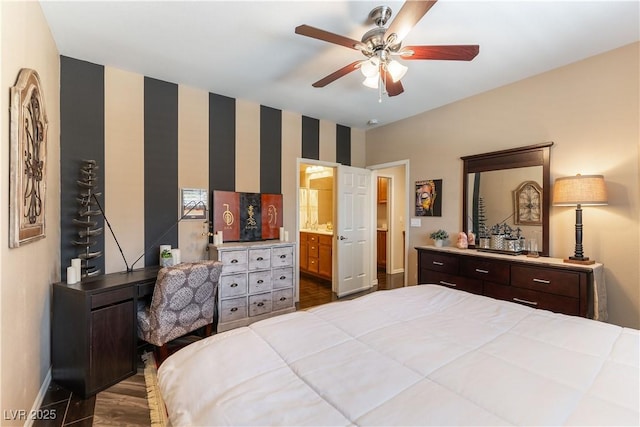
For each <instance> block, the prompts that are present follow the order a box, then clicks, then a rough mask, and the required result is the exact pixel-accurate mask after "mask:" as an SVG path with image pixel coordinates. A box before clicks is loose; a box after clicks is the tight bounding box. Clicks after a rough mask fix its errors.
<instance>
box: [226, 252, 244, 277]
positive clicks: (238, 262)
mask: <svg viewBox="0 0 640 427" xmlns="http://www.w3.org/2000/svg"><path fill="white" fill-rule="evenodd" d="M247 256H248V255H247V251H246V250H234V251H224V252H221V253H220V261H222V264H223V265H222V273H223V274H224V273H235V272H239V271H247V267H248V258H247Z"/></svg>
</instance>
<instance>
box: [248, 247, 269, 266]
mask: <svg viewBox="0 0 640 427" xmlns="http://www.w3.org/2000/svg"><path fill="white" fill-rule="evenodd" d="M270 267H271V248H266V249H249V270H250V271H253V270H264V269H267V268H270Z"/></svg>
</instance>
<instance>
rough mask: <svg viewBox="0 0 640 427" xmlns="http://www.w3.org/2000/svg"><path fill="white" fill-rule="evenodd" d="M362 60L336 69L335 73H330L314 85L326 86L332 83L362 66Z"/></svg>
mask: <svg viewBox="0 0 640 427" xmlns="http://www.w3.org/2000/svg"><path fill="white" fill-rule="evenodd" d="M361 62H362V61H354V62H352V63H351V64H349V65H346V66H344V67H342V68H340V69H339V70H338V71H334V72H333V73H331V74H329V75H328V76H327V77H325V78H323V79H320V80H318V81H317V82H315V83H314V84H313V85H312V86H313V87H325V86H326V85H328V84H329V83H331V82H333V81H335V80H338V79H339V78H340V77H342V76H346V75H347V74H349V73H350V72H352V71H354V70H355V69H357V68H358V67H359V66H360V63H361Z"/></svg>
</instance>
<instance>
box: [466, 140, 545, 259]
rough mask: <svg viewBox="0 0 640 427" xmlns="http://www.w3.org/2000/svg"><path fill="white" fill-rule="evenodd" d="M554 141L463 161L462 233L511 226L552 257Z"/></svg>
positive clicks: (540, 252) (542, 253)
mask: <svg viewBox="0 0 640 427" xmlns="http://www.w3.org/2000/svg"><path fill="white" fill-rule="evenodd" d="M552 145H553V142H545V143H542V144H536V145H529V146H526V147H520V148H513V149H509V150H501V151H494V152H490V153H484V154H476V155H472V156H465V157H461V159H462V161H463V172H462V174H463V175H462V230H463V231H464V232H465V233H467V234H468V233H469V231H473V232H474V234H475V235H476V247H478V240H479V237H480V235H481V234H482V233H485V234H486V233H491V231H490V230H491V229H496V228H497V227H506V228H509V229H512V230H514V233H517V234H518V235H519V236H521V237H522V238H524V239H525V241H526V242H528V243H527V245H529V244H530V242H533V243H534V244H535V245H536V246H537V252H538V253H539V254H540V255H542V256H548V255H549V206H550V202H551V173H550V148H551V146H552Z"/></svg>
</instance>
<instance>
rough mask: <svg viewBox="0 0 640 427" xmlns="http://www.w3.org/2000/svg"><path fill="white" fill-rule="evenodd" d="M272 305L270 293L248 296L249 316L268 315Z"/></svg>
mask: <svg viewBox="0 0 640 427" xmlns="http://www.w3.org/2000/svg"><path fill="white" fill-rule="evenodd" d="M272 304H273V301H272V297H271V292H267V293H264V294H258V295H250V296H249V316H250V317H251V316H259V315H261V314H265V313H270V312H271V306H272Z"/></svg>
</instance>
